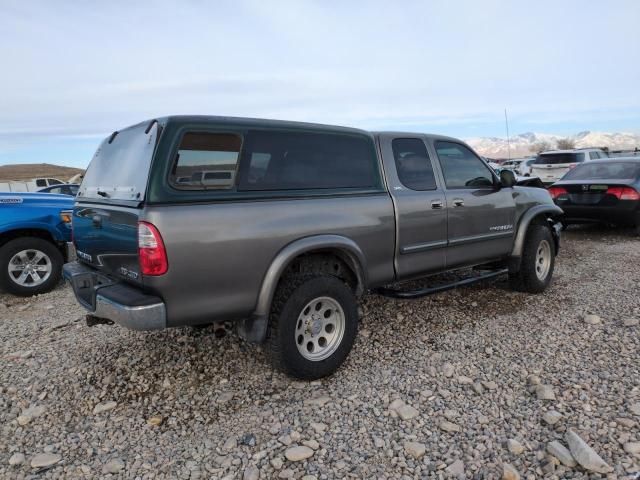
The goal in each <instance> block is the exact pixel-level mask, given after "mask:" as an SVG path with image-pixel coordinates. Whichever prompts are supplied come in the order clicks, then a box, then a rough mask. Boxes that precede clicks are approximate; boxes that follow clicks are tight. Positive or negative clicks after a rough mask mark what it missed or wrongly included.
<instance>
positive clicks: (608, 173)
mask: <svg viewBox="0 0 640 480" xmlns="http://www.w3.org/2000/svg"><path fill="white" fill-rule="evenodd" d="M638 177H640V163H632V162H607V163H585V164H582V165H579V166H578V167H576V168H574V169H573V170H570V171H569V172H568V173H567V174H566V175H565V176H564V178H563V180H590V179H597V180H613V179H615V180H623V179H624V180H626V179H629V180H633V179H636V178H638Z"/></svg>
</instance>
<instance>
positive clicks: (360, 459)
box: [0, 228, 640, 479]
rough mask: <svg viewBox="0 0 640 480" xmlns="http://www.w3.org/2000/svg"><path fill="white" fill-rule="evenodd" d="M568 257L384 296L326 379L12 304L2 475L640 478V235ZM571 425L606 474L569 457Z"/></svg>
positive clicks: (200, 333) (207, 335)
mask: <svg viewBox="0 0 640 480" xmlns="http://www.w3.org/2000/svg"><path fill="white" fill-rule="evenodd" d="M558 260H559V261H558V264H557V265H556V274H555V277H554V282H553V285H552V287H551V288H550V290H548V291H547V292H546V293H545V294H543V295H539V296H528V295H524V294H520V293H514V292H511V291H509V290H508V289H507V286H506V282H505V281H504V280H496V281H494V282H492V283H488V284H484V285H482V286H479V285H478V286H474V287H469V288H464V289H459V290H454V291H449V292H445V293H441V294H438V295H434V296H431V297H427V298H424V299H421V300H414V301H395V300H389V299H384V298H381V297H377V296H369V297H367V298H365V299H364V300H363V302H362V313H363V316H362V322H361V330H360V334H359V337H358V340H357V342H356V345H355V347H354V349H353V351H352V353H351V355H350V357H349V359H348V361H347V363H346V365H345V366H344V367H343V368H342V369H341V370H339V372H338V373H337V374H335V375H334V376H333V377H331V378H328V379H324V380H322V381H317V382H311V383H308V382H296V381H292V380H290V379H288V378H286V377H284V376H283V375H281V374H280V373H278V372H274V371H272V369H271V368H270V366H269V365H268V363H267V362H266V359H265V356H264V354H263V353H262V352H261V350H260V349H259V348H258V347H254V346H252V345H249V344H246V343H244V342H242V341H241V340H239V339H238V338H237V337H235V336H234V335H226V336H224V337H223V338H217V336H216V335H215V334H214V329H213V328H212V327H209V328H206V329H200V330H195V329H175V330H170V331H162V332H154V333H151V332H149V333H144V332H142V333H140V332H133V331H128V330H125V329H122V328H118V327H108V326H98V327H94V328H88V327H86V326H85V325H84V322H83V316H84V315H83V310H82V309H81V308H79V307H78V306H77V305H76V303H75V301H74V299H73V295H72V292H71V291H70V289H69V288H66V287H60V288H58V289H57V290H55V291H54V292H52V293H50V294H47V295H42V296H40V297H37V298H31V299H17V298H14V297H11V296H8V295H4V294H0V339H1V346H0V360H1V362H2V369H1V371H0V428H1V429H2V430H1V433H0V477H1V478H96V477H105V476H112V477H113V478H229V479H231V478H236V479H242V478H244V479H256V478H263V479H264V478H307V479H312V478H317V479H333V478H432V477H433V478H451V477H458V478H503V476H504V478H518V475H520V476H521V478H531V479H533V478H541V477H543V476H547V477H549V478H606V477H607V476H608V478H637V477H634V476H633V474H634V472H638V471H640V453H639V452H640V443H638V442H640V429H639V426H638V424H639V422H640V361H639V359H638V352H640V337H639V335H640V326H637V323H638V319H640V296H639V295H638V291H639V287H640V269H639V268H638V266H640V241H639V240H638V239H637V238H634V237H633V236H632V235H631V233H630V232H628V231H625V230H615V231H609V230H603V229H595V228H583V229H579V228H575V229H570V230H569V231H567V232H565V236H564V240H563V249H562V251H561V255H560V257H559V258H558ZM588 314H591V316H588ZM545 398H546V399H545ZM549 422H556V423H554V424H553V425H552V424H550V423H549ZM570 432H575V433H577V434H578V435H579V437H580V438H581V439H583V440H584V441H585V442H586V443H587V444H588V445H590V447H592V449H593V450H590V449H589V447H585V445H583V447H584V448H583V450H582V454H578V453H576V452H575V451H574V450H572V451H574V456H576V457H580V458H581V459H582V460H583V462H587V464H588V462H590V461H591V462H592V464H593V465H595V463H594V462H598V459H597V458H596V457H595V456H597V455H599V456H600V457H601V460H603V461H604V462H606V463H607V464H608V465H609V466H610V467H611V469H610V470H609V469H608V468H607V467H602V466H601V465H600V466H598V465H595V466H592V467H591V468H592V469H598V468H599V469H601V470H602V471H605V470H609V471H610V473H608V474H606V473H603V474H598V473H594V472H593V471H587V470H585V468H583V467H582V466H579V465H578V466H565V465H564V464H563V463H561V461H564V462H565V463H566V464H569V465H571V464H572V463H574V458H573V457H572V455H571V454H568V453H567V451H566V450H565V449H564V448H563V446H564V447H566V446H571V443H568V440H571V439H573V447H576V442H579V440H575V438H576V437H575V436H574V435H573V434H572V433H570ZM553 441H558V442H559V444H558V443H554V444H551V446H549V444H550V443H551V442H553ZM578 447H579V445H578ZM548 449H550V451H552V452H554V456H551V455H550V454H549V453H548ZM596 452H597V455H596ZM585 455H586V456H585ZM594 455H595V456H594ZM583 457H584V458H583ZM505 464H506V466H505ZM33 465H36V466H35V467H34V466H33ZM305 476H307V477H305Z"/></svg>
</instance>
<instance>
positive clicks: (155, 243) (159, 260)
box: [138, 222, 169, 276]
mask: <svg viewBox="0 0 640 480" xmlns="http://www.w3.org/2000/svg"><path fill="white" fill-rule="evenodd" d="M138 258H139V260H140V272H141V273H142V275H151V276H158V275H164V274H165V273H167V270H168V269H169V262H168V261H167V251H166V250H165V248H164V242H163V241H162V237H161V236H160V232H159V231H158V229H157V228H156V227H155V226H154V225H153V224H151V223H149V222H138Z"/></svg>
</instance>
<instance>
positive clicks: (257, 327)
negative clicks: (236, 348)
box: [236, 315, 269, 343]
mask: <svg viewBox="0 0 640 480" xmlns="http://www.w3.org/2000/svg"><path fill="white" fill-rule="evenodd" d="M268 323H269V317H268V316H263V315H253V316H251V317H249V318H245V319H243V320H240V321H238V322H237V324H236V331H237V333H238V335H239V336H240V337H241V338H243V339H244V340H246V341H247V342H251V343H262V342H264V340H265V339H266V338H267V326H268Z"/></svg>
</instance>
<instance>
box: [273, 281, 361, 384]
mask: <svg viewBox="0 0 640 480" xmlns="http://www.w3.org/2000/svg"><path fill="white" fill-rule="evenodd" d="M357 331H358V305H357V302H356V298H355V295H354V294H353V291H352V290H351V288H350V287H349V286H348V285H347V284H345V283H344V282H343V281H342V280H340V279H339V278H337V277H333V276H330V275H319V276H312V275H311V276H310V275H293V276H290V277H286V278H285V279H283V280H282V284H281V285H280V286H279V287H278V291H277V292H276V295H275V298H274V301H273V306H272V311H271V316H270V323H269V334H268V343H269V345H268V348H269V352H270V355H271V360H272V362H273V364H274V366H275V367H276V368H278V369H279V370H281V371H283V372H285V373H286V374H288V375H291V376H292V377H295V378H299V379H302V380H315V379H318V378H322V377H325V376H327V375H331V374H332V373H333V372H334V371H336V370H337V369H338V368H339V367H340V365H342V363H343V362H344V361H345V359H346V358H347V356H348V355H349V352H350V351H351V347H352V346H353V342H354V340H355V338H356V333H357Z"/></svg>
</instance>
